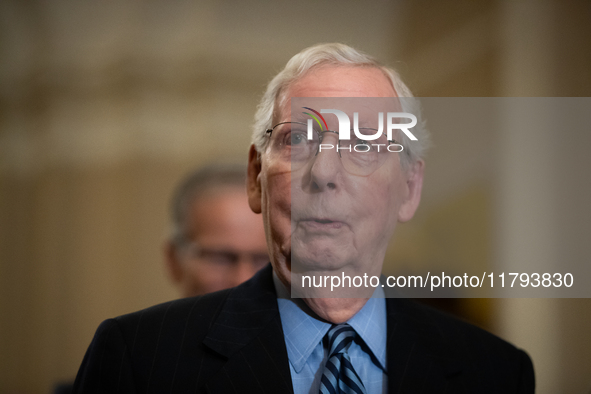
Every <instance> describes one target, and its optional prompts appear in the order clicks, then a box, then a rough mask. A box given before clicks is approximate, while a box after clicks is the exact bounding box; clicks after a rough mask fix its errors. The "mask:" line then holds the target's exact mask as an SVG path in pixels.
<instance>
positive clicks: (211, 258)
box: [185, 242, 270, 269]
mask: <svg viewBox="0 0 591 394" xmlns="http://www.w3.org/2000/svg"><path fill="white" fill-rule="evenodd" d="M185 248H186V249H185V253H186V256H187V257H188V258H189V260H190V261H192V262H197V263H202V264H203V263H204V264H210V265H214V266H216V267H220V268H234V267H235V266H237V265H238V263H239V262H241V261H244V262H249V263H250V264H251V265H252V266H254V267H255V268H257V269H258V268H262V267H264V266H265V265H267V263H268V262H269V261H270V260H269V255H268V254H266V253H257V252H244V251H237V250H232V249H223V248H207V247H201V246H199V245H197V244H196V243H195V242H191V243H189V244H187V245H186V246H185Z"/></svg>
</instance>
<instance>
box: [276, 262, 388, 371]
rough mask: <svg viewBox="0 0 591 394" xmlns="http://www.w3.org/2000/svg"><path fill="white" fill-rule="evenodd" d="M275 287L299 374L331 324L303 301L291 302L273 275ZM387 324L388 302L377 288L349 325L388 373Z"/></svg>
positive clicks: (291, 353) (290, 351)
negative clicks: (322, 319)
mask: <svg viewBox="0 0 591 394" xmlns="http://www.w3.org/2000/svg"><path fill="white" fill-rule="evenodd" d="M273 284H274V285H275V290H276V292H277V304H278V306H279V315H280V317H281V324H282V326H283V335H284V337H285V346H286V348H287V356H288V358H289V361H290V362H291V364H292V366H293V368H294V370H295V371H296V373H299V372H300V371H301V370H302V368H304V365H305V364H306V361H307V360H308V358H309V357H310V355H311V354H312V351H313V350H314V348H315V347H316V346H317V345H318V344H319V343H320V342H321V341H322V338H323V337H324V336H325V335H326V333H327V332H328V330H329V329H330V327H331V326H332V324H330V323H325V322H323V321H321V320H318V319H317V318H315V317H314V316H312V314H313V312H312V311H310V309H309V307H308V306H307V305H306V304H305V302H304V301H303V300H302V299H300V298H290V295H289V292H288V290H287V289H286V288H285V286H284V285H283V283H281V281H280V280H279V278H277V275H275V273H273ZM386 322H387V319H386V300H385V298H384V290H383V289H382V288H381V287H378V288H376V291H375V292H374V295H373V297H372V298H370V299H369V300H368V301H367V302H366V303H365V305H364V306H363V308H361V310H360V311H359V312H357V313H356V314H355V315H354V316H353V317H352V318H351V319H349V320H348V321H347V323H349V325H350V326H351V327H353V329H354V330H355V332H357V334H358V335H359V336H360V337H361V339H363V341H364V342H365V344H366V345H367V347H368V348H369V350H370V351H371V352H372V353H373V355H374V357H375V358H376V359H377V361H378V362H379V364H380V365H379V366H380V368H382V370H384V371H386Z"/></svg>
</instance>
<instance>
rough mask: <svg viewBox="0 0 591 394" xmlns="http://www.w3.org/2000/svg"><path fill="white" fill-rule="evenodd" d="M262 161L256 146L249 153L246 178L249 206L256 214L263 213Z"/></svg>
mask: <svg viewBox="0 0 591 394" xmlns="http://www.w3.org/2000/svg"><path fill="white" fill-rule="evenodd" d="M260 173H261V159H260V157H259V153H258V152H257V150H256V149H255V147H254V145H251V146H250V151H249V152H248V173H247V177H246V192H247V193H248V205H250V209H252V211H253V212H254V213H261V195H262V192H261V181H260V178H259V174H260Z"/></svg>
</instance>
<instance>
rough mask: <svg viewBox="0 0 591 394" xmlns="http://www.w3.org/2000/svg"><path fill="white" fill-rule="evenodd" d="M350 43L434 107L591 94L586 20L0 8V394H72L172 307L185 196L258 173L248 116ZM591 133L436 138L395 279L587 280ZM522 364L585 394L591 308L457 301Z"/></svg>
mask: <svg viewBox="0 0 591 394" xmlns="http://www.w3.org/2000/svg"><path fill="white" fill-rule="evenodd" d="M332 41H338V42H343V43H346V44H349V45H352V46H354V47H356V48H358V49H361V50H363V51H365V52H367V53H369V54H372V55H374V56H376V57H377V58H378V59H380V60H382V61H383V62H384V63H386V64H389V65H391V66H394V67H395V68H397V69H398V71H399V72H400V73H401V75H402V78H403V79H404V80H405V81H406V82H407V84H408V85H409V86H410V88H411V90H413V92H414V93H415V95H417V96H422V97H448V96H453V97H455V96H467V97H496V96H499V97H505V96H527V97H530V96H531V97H551V96H568V97H570V96H575V97H582V96H590V95H591V94H590V93H591V2H589V1H588V0H581V1H559V0H547V1H525V0H524V1H519V0H484V1H479V2H473V1H467V0H466V1H447V2H440V1H434V0H433V1H427V0H415V1H396V2H394V1H391V2H389V1H368V2H363V3H362V2H358V1H353V0H339V1H337V0H329V1H311V0H310V1H301V2H287V1H265V0H259V1H249V2H239V1H214V0H211V1H208V0H202V1H196V2H185V1H172V2H170V1H142V2H140V1H131V0H129V1H118V2H79V1H73V0H71V1H65V0H54V1H33V0H31V1H25V2H21V1H16V0H14V1H10V0H5V1H2V2H0V393H48V392H50V391H51V390H52V387H53V385H54V384H55V383H56V382H58V381H62V380H66V381H67V380H71V379H73V377H74V376H75V374H76V371H77V369H78V366H79V365H80V362H81V360H82V357H83V355H84V352H85V350H86V348H87V346H88V344H89V343H90V341H91V339H92V336H93V334H94V331H95V329H96V327H97V326H98V324H99V323H100V322H101V321H102V320H104V319H106V318H109V317H113V316H116V315H120V314H123V313H127V312H131V311H134V310H137V309H141V308H144V307H147V306H150V305H153V304H156V303H160V302H164V301H167V300H170V299H173V298H176V297H177V296H178V295H177V293H176V291H175V290H174V289H173V287H172V284H171V283H170V282H169V281H168V279H167V278H166V276H165V269H164V264H163V257H162V242H163V240H164V237H165V235H166V234H167V231H168V220H167V214H168V202H169V198H170V194H171V193H172V188H173V186H174V185H175V184H176V182H178V181H179V180H180V179H181V177H182V176H183V175H184V174H186V173H187V172H188V171H189V170H190V169H192V168H194V167H195V166H199V165H201V164H204V163H206V162H210V161H212V160H216V161H224V160H231V161H239V162H241V161H245V160H246V158H247V155H246V154H247V149H248V146H249V140H250V134H251V129H250V126H251V122H252V118H253V114H254V111H255V106H256V104H257V102H258V100H259V98H260V96H261V94H262V92H263V90H264V87H265V85H266V83H267V82H268V81H269V79H270V78H271V77H272V76H273V75H274V74H275V73H276V72H277V71H278V70H280V69H281V68H282V67H283V65H284V64H285V63H286V61H287V60H288V59H289V58H290V57H291V56H292V55H294V54H295V53H297V52H299V51H300V50H301V49H303V48H305V47H307V46H310V45H313V44H316V43H319V42H332ZM589 131H590V130H580V129H576V128H565V129H556V130H554V132H553V133H548V132H544V134H543V135H539V134H536V132H535V130H534V131H532V130H531V129H527V128H526V129H520V128H509V127H505V128H501V130H498V131H497V132H496V133H495V134H494V135H491V134H490V133H479V130H473V133H472V134H471V135H454V134H453V133H449V134H446V135H438V134H437V132H436V130H433V141H434V149H433V150H432V151H431V152H430V154H429V156H428V158H427V175H426V181H425V182H426V183H425V189H424V198H423V202H422V206H421V208H420V209H419V212H418V214H417V216H416V218H415V220H413V221H412V222H411V223H409V224H406V225H404V226H402V227H401V228H400V229H399V233H398V234H397V235H396V238H397V239H396V241H395V243H394V245H393V247H392V248H391V250H390V251H389V253H388V256H387V262H386V266H385V271H386V272H387V273H392V272H396V270H397V269H399V267H412V265H413V264H421V263H422V262H425V261H427V262H428V261H432V260H438V261H463V262H465V264H467V265H470V264H474V265H477V266H478V267H484V268H486V269H487V270H488V271H491V270H493V269H494V270H497V271H503V270H505V271H509V270H510V267H511V264H512V261H525V262H528V263H530V264H531V266H535V267H544V268H545V269H547V270H552V271H549V272H556V271H559V270H560V265H561V262H564V261H579V262H580V263H581V264H588V263H591V257H590V256H591V253H590V246H589V245H590V244H591V243H590V242H589V236H590V233H591V231H590V225H591V213H590V212H591V210H590V209H589V207H588V205H589V201H591V190H590V189H591V186H590V183H589V172H588V170H589V167H590V166H589V160H588V159H587V157H588V154H587V153H586V149H588V147H590V146H591V133H589ZM455 309H456V310H459V313H460V314H462V315H464V316H465V317H466V318H468V319H470V320H472V321H473V322H475V323H477V324H479V325H481V326H484V327H485V328H487V329H489V330H491V331H493V332H494V333H496V334H497V335H500V336H501V337H503V338H505V339H507V340H509V341H511V342H513V343H514V344H516V345H517V346H519V347H522V348H524V349H526V350H527V351H528V353H529V354H530V355H531V357H532V359H533V361H534V365H535V368H536V372H537V382H538V393H542V394H543V393H589V392H591V335H590V333H591V302H590V300H589V299H477V300H461V302H459V304H458V305H456V306H455Z"/></svg>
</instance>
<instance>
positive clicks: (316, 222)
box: [300, 218, 344, 230]
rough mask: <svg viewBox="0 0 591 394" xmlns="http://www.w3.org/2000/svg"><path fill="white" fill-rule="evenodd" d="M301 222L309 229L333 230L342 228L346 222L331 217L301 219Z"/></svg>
mask: <svg viewBox="0 0 591 394" xmlns="http://www.w3.org/2000/svg"><path fill="white" fill-rule="evenodd" d="M300 223H301V224H302V225H303V226H304V227H305V228H307V229H311V230H313V229H316V230H331V229H340V228H341V227H343V225H344V223H343V222H341V221H339V220H333V219H330V218H306V219H303V220H300Z"/></svg>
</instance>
